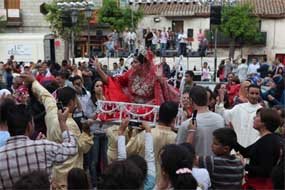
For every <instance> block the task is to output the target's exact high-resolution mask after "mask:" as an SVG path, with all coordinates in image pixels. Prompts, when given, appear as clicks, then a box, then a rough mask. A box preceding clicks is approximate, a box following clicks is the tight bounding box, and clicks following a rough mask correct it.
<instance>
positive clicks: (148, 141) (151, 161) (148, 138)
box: [142, 122, 156, 186]
mask: <svg viewBox="0 0 285 190" xmlns="http://www.w3.org/2000/svg"><path fill="white" fill-rule="evenodd" d="M142 127H143V128H144V129H145V136H144V140H145V161H146V163H147V174H148V175H150V176H154V177H155V176H156V171H155V158H154V151H153V138H152V135H151V128H150V126H149V125H148V124H147V123H145V122H143V123H142ZM154 181H155V180H154ZM154 185H155V184H153V186H154Z"/></svg>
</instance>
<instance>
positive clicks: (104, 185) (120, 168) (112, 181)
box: [98, 160, 144, 189]
mask: <svg viewBox="0 0 285 190" xmlns="http://www.w3.org/2000/svg"><path fill="white" fill-rule="evenodd" d="M143 183H144V180H143V174H142V171H141V170H140V169H139V168H138V167H137V166H136V165H135V164H134V163H133V162H131V161H128V160H122V161H114V162H112V163H111V164H110V165H109V166H108V167H107V168H106V170H105V171H104V173H103V175H102V181H101V182H100V183H99V184H98V189H139V188H141V187H142V186H143Z"/></svg>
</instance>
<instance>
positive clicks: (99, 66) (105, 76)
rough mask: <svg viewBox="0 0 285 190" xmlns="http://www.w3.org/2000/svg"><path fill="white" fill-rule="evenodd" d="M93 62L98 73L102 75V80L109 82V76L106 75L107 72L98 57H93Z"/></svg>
mask: <svg viewBox="0 0 285 190" xmlns="http://www.w3.org/2000/svg"><path fill="white" fill-rule="evenodd" d="M91 63H92V65H93V66H94V67H95V68H96V71H97V73H98V74H99V76H100V77H101V79H102V81H103V82H104V83H106V84H107V83H108V76H107V75H106V73H104V71H103V70H102V69H101V65H100V63H99V60H98V58H96V59H95V60H92V59H91Z"/></svg>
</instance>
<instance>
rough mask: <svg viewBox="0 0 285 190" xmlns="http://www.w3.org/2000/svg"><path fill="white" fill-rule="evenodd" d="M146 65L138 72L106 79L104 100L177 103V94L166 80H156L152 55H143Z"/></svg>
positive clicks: (158, 103) (149, 53) (148, 52)
mask: <svg viewBox="0 0 285 190" xmlns="http://www.w3.org/2000/svg"><path fill="white" fill-rule="evenodd" d="M145 58H146V59H147V60H148V62H147V63H144V64H141V68H140V70H139V71H135V70H134V69H133V68H131V69H130V70H128V71H127V72H126V73H124V74H123V75H121V76H117V77H108V83H107V84H106V85H105V86H104V95H105V98H106V100H109V101H118V102H133V103H146V104H154V105H160V104H161V103H163V102H165V101H175V102H179V92H178V91H177V90H176V89H175V88H174V87H173V86H170V85H169V84H168V83H167V80H166V78H162V79H160V80H159V79H158V78H157V76H156V71H157V70H158V67H157V66H155V65H154V63H153V58H154V55H153V53H152V52H151V51H150V50H148V51H147V52H146V54H145Z"/></svg>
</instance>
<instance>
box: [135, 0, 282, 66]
mask: <svg viewBox="0 0 285 190" xmlns="http://www.w3.org/2000/svg"><path fill="white" fill-rule="evenodd" d="M132 3H133V4H136V6H139V8H140V9H141V10H142V11H143V12H144V18H143V19H142V21H141V22H140V23H139V26H138V33H142V32H141V31H142V30H143V29H146V28H151V29H152V28H156V29H162V28H163V27H166V28H168V27H170V28H171V29H172V30H173V31H179V30H181V29H182V30H183V31H184V33H186V34H187V36H188V37H189V38H191V43H192V48H193V49H194V50H197V49H198V44H199V42H198V33H199V30H202V31H205V30H209V29H210V19H209V16H210V6H209V5H206V6H205V5H200V4H198V3H193V2H191V1H187V0H186V1H178V0H164V1H158V0H151V1H150V0H149V1H144V0H135V1H133V2H132ZM238 3H241V4H244V3H249V4H250V5H252V7H253V10H254V12H253V14H254V15H256V16H257V17H259V19H260V31H261V32H262V33H263V37H264V40H263V42H262V43H256V44H251V45H250V46H245V47H243V48H240V47H239V46H237V47H236V52H235V56H236V57H237V56H240V55H241V54H242V55H243V57H249V58H250V57H252V56H257V57H259V56H267V57H268V58H269V60H274V59H275V58H276V57H279V58H281V59H282V61H283V62H284V63H285V36H284V35H283V34H282V31H284V30H285V1H279V0H240V1H238ZM177 23H178V27H177ZM189 31H190V32H189ZM209 40H211V39H209ZM220 40H221V39H218V47H219V48H218V55H219V56H222V57H227V56H228V43H224V44H223V42H220ZM224 42H225V41H224Z"/></svg>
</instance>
